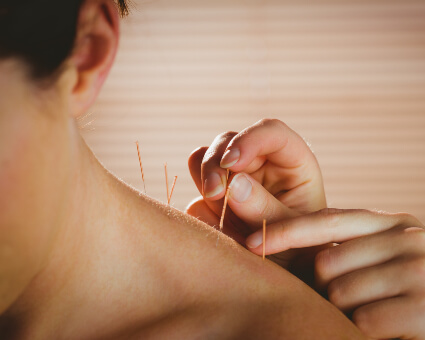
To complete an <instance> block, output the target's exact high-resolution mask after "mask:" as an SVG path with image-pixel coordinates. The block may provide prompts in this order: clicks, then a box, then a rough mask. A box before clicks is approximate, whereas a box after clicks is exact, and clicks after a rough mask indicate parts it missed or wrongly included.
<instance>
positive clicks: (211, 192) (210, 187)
mask: <svg viewBox="0 0 425 340" xmlns="http://www.w3.org/2000/svg"><path fill="white" fill-rule="evenodd" d="M223 190H224V184H223V182H222V181H221V177H220V176H219V175H218V174H217V173H215V172H213V173H212V174H210V175H209V176H208V177H207V179H206V180H205V183H204V194H205V198H210V197H214V196H216V195H218V194H219V193H220V192H222V191H223Z"/></svg>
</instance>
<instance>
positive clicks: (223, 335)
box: [0, 0, 363, 340]
mask: <svg viewBox="0 0 425 340" xmlns="http://www.w3.org/2000/svg"><path fill="white" fill-rule="evenodd" d="M78 27H79V28H78V35H77V40H76V46H75V49H74V52H73V54H72V55H71V56H70V57H69V59H68V60H67V61H66V63H65V65H64V67H63V69H62V70H61V73H60V75H59V76H58V77H57V79H55V80H54V81H53V82H51V83H48V86H46V84H42V85H40V84H39V83H37V82H34V81H32V80H31V79H29V78H28V72H27V67H26V65H25V64H24V63H23V62H22V61H20V60H14V59H12V60H2V61H0V75H1V76H0V93H1V94H2V97H1V100H0V193H1V195H0V230H1V233H0V314H1V315H0V336H1V338H2V339H3V338H4V339H83V340H84V339H132V338H134V339H139V338H143V339H170V338H172V339H199V338H201V339H209V338H219V339H241V338H243V339H277V338H284V339H298V338H299V339H311V338H315V339H320V338H323V339H362V338H363V337H362V335H361V334H360V332H359V331H358V330H357V329H356V327H355V326H354V325H353V324H352V323H351V322H350V321H349V320H348V319H347V318H346V317H345V316H344V315H343V314H342V313H341V312H339V311H338V310H337V309H336V308H335V307H333V306H332V305H331V304H329V303H328V302H327V301H325V300H324V299H322V298H321V297H320V296H319V295H318V294H316V293H315V292H314V291H313V290H311V289H310V288H309V287H308V286H306V285H305V284H303V283H302V282H301V281H300V280H298V279H296V278H295V277H294V276H292V275H291V274H289V273H288V272H287V271H285V270H283V269H281V268H280V267H278V266H277V265H275V264H273V263H272V262H270V261H265V262H263V261H261V259H259V258H258V257H257V256H256V255H254V254H252V253H250V252H249V251H247V250H246V249H244V248H243V247H241V246H240V245H239V244H237V243H236V242H235V241H233V240H232V239H230V238H228V237H226V236H225V235H222V234H220V233H218V232H217V231H215V230H214V229H212V228H210V227H209V226H208V225H206V224H204V223H202V222H200V221H198V220H196V219H194V218H192V217H190V216H188V215H186V214H184V213H182V212H179V211H177V210H175V209H173V208H171V207H169V206H166V205H164V204H162V203H159V202H156V201H154V200H153V199H150V198H148V197H146V196H144V195H142V194H140V193H139V192H136V191H134V190H133V189H131V188H130V187H128V186H127V185H126V184H125V183H122V182H121V181H120V180H118V179H117V178H116V177H115V176H113V175H112V174H111V173H109V172H108V171H107V170H106V169H105V168H104V167H103V166H102V165H101V164H100V162H99V161H98V160H97V159H96V158H95V156H94V155H93V154H92V152H91V151H90V149H89V148H88V147H87V145H86V144H85V143H84V141H83V139H82V138H81V136H80V134H79V131H78V126H77V123H76V119H77V118H78V117H79V116H80V115H81V114H84V112H86V110H87V109H88V108H89V107H90V106H91V105H92V103H93V102H94V100H95V99H96V96H97V93H98V92H99V91H100V88H101V85H102V83H103V81H104V80H105V78H106V75H107V74H108V72H109V69H110V67H111V65H112V63H113V59H114V56H115V53H116V49H117V46H118V37H119V29H118V14H117V11H116V8H115V7H114V5H113V2H112V1H108V0H90V1H87V2H86V3H85V4H84V6H83V8H82V10H81V15H80V18H79V26H78ZM217 240H218V242H217Z"/></svg>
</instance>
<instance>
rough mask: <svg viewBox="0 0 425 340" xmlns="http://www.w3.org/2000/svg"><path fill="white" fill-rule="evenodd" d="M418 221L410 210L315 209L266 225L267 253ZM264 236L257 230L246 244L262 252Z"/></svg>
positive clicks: (348, 238)
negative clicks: (308, 212) (391, 212)
mask: <svg viewBox="0 0 425 340" xmlns="http://www.w3.org/2000/svg"><path fill="white" fill-rule="evenodd" d="M405 223H409V224H411V225H412V226H413V225H416V224H417V222H416V221H415V220H414V219H412V218H410V215H407V214H386V213H378V212H373V211H369V210H341V209H323V210H321V211H318V212H316V213H312V214H309V215H304V216H300V217H296V218H293V219H290V220H285V221H282V222H280V223H275V224H271V225H270V226H268V228H267V235H266V254H275V253H279V252H282V251H285V250H288V249H293V248H306V247H312V246H319V245H323V244H327V243H341V242H345V241H349V240H351V239H354V238H358V237H362V236H366V235H371V234H375V233H378V232H381V231H384V230H388V229H391V228H393V227H395V226H397V225H401V224H405ZM262 243H263V237H262V234H261V232H255V233H253V234H252V235H250V236H249V237H248V238H247V239H246V245H247V247H248V248H249V249H250V250H251V251H252V252H254V253H256V254H261V253H262V247H261V245H262Z"/></svg>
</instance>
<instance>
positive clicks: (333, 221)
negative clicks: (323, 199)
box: [318, 208, 343, 236]
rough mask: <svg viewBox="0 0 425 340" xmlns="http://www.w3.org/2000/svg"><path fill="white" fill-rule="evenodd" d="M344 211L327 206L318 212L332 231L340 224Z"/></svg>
mask: <svg viewBox="0 0 425 340" xmlns="http://www.w3.org/2000/svg"><path fill="white" fill-rule="evenodd" d="M342 212H343V210H341V209H334V208H325V209H322V210H319V212H318V214H319V215H320V216H321V217H322V218H323V219H324V221H325V223H326V226H327V228H328V229H329V230H330V231H332V230H335V229H336V228H338V226H339V225H340V223H341V214H342ZM331 234H332V232H331ZM332 236H333V235H332Z"/></svg>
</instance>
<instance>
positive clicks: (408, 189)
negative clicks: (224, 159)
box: [81, 0, 425, 222]
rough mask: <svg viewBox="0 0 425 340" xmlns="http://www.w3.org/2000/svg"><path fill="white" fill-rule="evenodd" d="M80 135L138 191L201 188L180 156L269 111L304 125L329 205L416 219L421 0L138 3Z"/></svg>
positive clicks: (420, 161) (187, 193)
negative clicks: (172, 185)
mask: <svg viewBox="0 0 425 340" xmlns="http://www.w3.org/2000/svg"><path fill="white" fill-rule="evenodd" d="M133 7H134V8H133V11H132V14H131V16H130V18H128V19H126V20H125V21H124V22H123V25H122V42H121V50H120V52H119V55H118V58H117V63H116V66H115V67H114V69H113V72H112V74H111V76H110V78H109V80H108V82H107V84H106V86H105V89H104V91H103V93H102V95H101V97H100V100H99V101H98V104H97V105H96V106H95V107H94V108H93V110H92V111H91V114H90V115H89V116H87V117H85V118H84V119H83V120H82V121H81V125H82V126H83V128H84V131H85V132H84V135H85V138H86V140H87V142H88V144H89V145H90V146H91V147H92V148H93V149H94V151H95V153H96V155H97V156H98V157H99V158H100V160H101V161H102V162H103V163H104V164H105V165H106V166H107V167H108V168H109V169H111V170H112V171H113V172H114V173H115V174H116V175H118V176H119V177H121V178H123V179H124V180H125V181H127V182H129V183H130V184H132V185H133V186H135V187H137V188H138V189H141V188H142V181H141V175H140V170H139V164H138V159H137V153H136V147H135V144H134V142H135V141H136V140H138V141H139V142H140V145H141V150H142V159H143V163H144V167H145V176H146V186H147V191H148V194H150V195H151V196H154V197H156V198H159V199H160V200H162V201H165V200H166V194H165V184H164V174H163V163H164V162H168V165H169V175H170V179H171V178H172V177H173V176H174V175H178V176H179V180H178V182H177V186H176V190H175V194H174V197H173V204H174V206H176V207H178V208H184V206H185V205H186V204H187V203H188V202H189V201H190V200H191V199H192V198H194V197H195V196H196V195H197V192H196V189H195V186H194V185H193V184H192V181H191V179H190V176H189V172H188V170H187V165H186V163H187V161H186V160H187V156H188V155H189V153H190V152H191V151H192V150H193V149H195V148H196V147H197V146H200V145H209V143H210V142H211V141H212V140H213V138H214V137H215V135H216V134H218V133H220V132H223V131H226V130H240V129H242V128H244V127H246V126H248V125H250V124H252V123H254V122H255V121H257V120H258V119H260V118H262V117H276V118H279V119H281V120H283V121H285V122H286V123H287V124H288V125H290V126H291V127H292V128H294V129H295V130H296V131H298V132H299V133H300V134H301V135H302V136H304V137H305V138H306V139H307V140H308V141H309V142H310V143H311V145H312V148H313V149H314V151H315V153H316V155H317V157H318V159H319V162H320V164H321V166H322V169H323V175H324V178H325V185H326V191H327V197H328V201H329V204H330V206H334V207H362V208H377V209H383V210H389V211H407V212H410V213H412V214H415V215H416V216H418V217H419V218H420V219H421V220H422V221H423V222H425V1H412V0H400V1H391V0H388V1H380V0H379V1H376V0H375V1H374V0H367V1H366V0H364V1H340V0H329V1H323V0H320V1H295V0H293V1H283V0H282V1H277V0H275V1H253V0H252V1H242V0H239V1H236V0H203V1H202V0H198V1H195V0H154V1H145V2H143V1H137V0H136V1H134V6H133Z"/></svg>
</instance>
